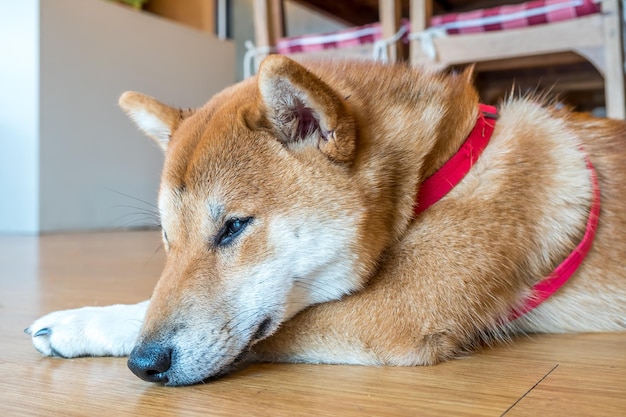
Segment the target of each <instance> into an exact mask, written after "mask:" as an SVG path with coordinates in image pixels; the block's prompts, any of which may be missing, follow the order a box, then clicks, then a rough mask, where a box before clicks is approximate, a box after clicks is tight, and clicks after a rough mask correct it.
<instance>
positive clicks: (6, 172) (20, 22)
mask: <svg viewBox="0 0 626 417" xmlns="http://www.w3.org/2000/svg"><path fill="white" fill-rule="evenodd" d="M38 46H39V1H38V0H21V1H14V0H0V231H5V232H9V233H16V232H24V233H34V232H36V231H37V230H38V229H39V215H38V207H39V204H38V198H39V197H38V194H39V193H38V189H39V183H38V178H39V140H38V139H39V123H38V117H39V94H38V68H39V57H38Z"/></svg>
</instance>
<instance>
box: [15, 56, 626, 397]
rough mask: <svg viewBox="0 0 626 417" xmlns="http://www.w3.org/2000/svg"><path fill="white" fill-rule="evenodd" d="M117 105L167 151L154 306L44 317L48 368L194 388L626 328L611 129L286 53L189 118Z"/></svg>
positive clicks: (424, 359) (128, 100)
mask: <svg viewBox="0 0 626 417" xmlns="http://www.w3.org/2000/svg"><path fill="white" fill-rule="evenodd" d="M120 105H121V107H122V108H123V109H124V110H125V111H126V112H127V113H128V114H129V115H130V117H131V118H132V119H133V120H134V121H135V122H136V123H137V125H138V126H139V128H140V129H142V130H143V131H144V132H145V133H146V134H147V135H148V136H150V137H151V138H152V139H154V140H155V141H156V142H157V143H158V144H159V145H160V147H161V148H162V149H163V151H164V152H165V154H166V160H165V166H164V169H163V175H162V181H161V187H160V194H159V202H158V204H159V210H160V217H161V222H162V226H163V242H164V245H165V248H166V252H167V263H166V266H165V268H164V271H163V274H162V276H161V278H160V280H159V282H158V284H157V286H156V288H155V290H154V293H153V295H152V297H151V299H150V301H146V302H143V303H140V304H137V305H116V306H109V307H86V308H83V309H77V310H68V311H61V312H55V313H51V314H49V315H47V316H44V317H42V318H41V319H39V320H37V321H36V322H35V323H33V324H32V325H31V326H30V327H29V329H27V333H29V334H30V335H31V336H32V341H33V343H34V345H35V347H36V348H37V349H38V350H39V351H40V352H42V353H43V354H44V355H51V356H61V357H76V356H84V355H120V356H122V355H130V357H129V362H128V363H129V367H130V368H131V370H132V371H133V372H134V373H135V374H137V375H138V376H139V377H141V378H142V379H145V380H147V381H152V382H160V383H165V384H167V385H184V384H193V383H197V382H200V381H203V380H206V379H209V378H214V377H218V376H220V375H223V374H225V373H227V372H230V371H232V370H233V369H235V367H236V366H237V365H238V364H239V363H241V362H242V361H244V360H258V361H288V362H310V363H343V364H363V365H406V366H413V365H431V364H436V363H438V362H440V361H444V360H447V359H450V358H453V357H455V356H458V355H461V354H463V353H465V352H469V351H471V350H472V349H474V348H475V347H476V346H478V345H480V344H482V343H488V342H490V341H492V340H494V339H495V340H497V339H500V338H505V337H506V336H507V335H510V334H512V333H515V332H587V331H619V330H625V329H626V262H625V261H624V259H625V258H626V210H625V207H626V202H625V201H624V196H625V195H626V164H625V163H624V161H625V160H626V124H624V123H623V122H621V121H615V120H609V119H595V118H592V117H590V116H588V115H584V114H577V113H573V112H570V111H568V110H563V109H561V110H559V109H556V108H553V107H552V106H548V105H542V104H541V103H539V102H537V101H536V100H532V99H528V98H510V99H508V100H507V101H506V102H504V103H502V105H501V106H500V107H499V108H498V109H497V110H496V109H495V108H492V107H490V106H482V105H479V99H478V95H477V93H476V91H475V89H474V88H473V87H472V74H471V70H467V71H464V72H461V73H451V74H442V73H433V72H429V71H425V70H420V69H415V68H410V67H408V66H404V65H382V64H378V63H371V62H359V61H334V62H331V61H324V62H308V63H296V62H294V61H293V60H291V59H289V58H287V57H283V56H270V57H268V58H267V59H266V60H265V61H264V62H263V64H262V66H261V68H260V70H259V75H258V76H257V77H255V78H252V79H248V80H245V81H243V82H241V83H239V84H237V85H234V86H233V87H230V88H228V89H226V90H224V91H223V92H221V93H219V94H217V95H216V96H215V97H213V98H212V99H211V100H210V101H209V102H208V103H207V104H206V105H205V106H204V107H202V108H200V109H197V110H180V109H177V108H172V107H169V106H167V105H165V104H162V103H160V102H158V101H156V100H155V99H152V98H150V97H147V96H144V95H141V94H139V93H133V92H127V93H125V94H124V95H122V97H121V99H120ZM584 255H585V256H584ZM140 322H142V323H143V325H142V326H141V328H139V326H138V325H137V323H140Z"/></svg>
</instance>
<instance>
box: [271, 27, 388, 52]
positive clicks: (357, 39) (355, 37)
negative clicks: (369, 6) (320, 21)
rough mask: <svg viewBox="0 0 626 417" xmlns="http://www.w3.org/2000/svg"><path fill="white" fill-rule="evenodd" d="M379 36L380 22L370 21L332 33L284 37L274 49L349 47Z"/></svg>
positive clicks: (283, 50)
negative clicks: (369, 22)
mask: <svg viewBox="0 0 626 417" xmlns="http://www.w3.org/2000/svg"><path fill="white" fill-rule="evenodd" d="M381 37H382V29H381V25H380V23H372V24H369V25H365V26H359V27H356V28H349V29H344V30H340V31H337V32H332V33H325V34H320V35H305V36H299V37H294V38H284V39H281V40H279V41H278V43H277V44H276V49H277V51H278V53H279V54H294V53H300V52H316V51H321V50H324V49H335V48H351V47H354V46H358V45H364V44H368V43H374V42H376V41H377V40H379V39H381Z"/></svg>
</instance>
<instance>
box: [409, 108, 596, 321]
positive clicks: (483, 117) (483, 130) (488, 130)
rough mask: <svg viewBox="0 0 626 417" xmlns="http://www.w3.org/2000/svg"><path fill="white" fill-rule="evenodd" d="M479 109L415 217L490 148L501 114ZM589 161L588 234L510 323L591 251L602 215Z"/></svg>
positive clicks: (421, 197) (428, 184) (423, 193)
mask: <svg viewBox="0 0 626 417" xmlns="http://www.w3.org/2000/svg"><path fill="white" fill-rule="evenodd" d="M479 109H480V112H479V115H478V119H477V120H476V125H475V126H474V128H473V129H472V131H471V132H470V134H469V136H468V137H467V139H466V140H465V142H463V145H461V147H460V148H459V150H458V151H457V153H456V154H454V156H453V157H452V158H450V160H448V162H446V163H445V164H444V165H443V166H442V167H441V168H439V170H438V171H437V172H435V173H434V174H433V175H431V176H430V177H428V178H427V179H426V180H424V182H423V183H422V185H421V186H420V188H419V191H418V194H417V201H416V204H415V208H414V210H415V215H416V216H417V215H419V214H421V213H422V212H424V211H426V209H428V208H429V207H430V206H432V205H433V204H435V203H436V202H437V201H439V200H440V199H441V198H443V197H444V196H445V195H446V194H448V192H449V191H450V190H452V189H453V188H454V187H455V186H456V185H457V184H458V183H459V182H461V180H462V179H463V178H464V177H465V175H466V174H467V173H468V172H469V170H470V169H471V168H472V166H473V165H474V163H476V161H477V160H478V158H479V157H480V155H481V153H482V152H483V150H484V149H485V147H487V144H488V143H489V139H490V138H491V135H492V133H493V130H494V128H495V125H496V118H497V114H498V113H497V109H496V108H495V107H493V106H488V105H485V104H479ZM586 161H587V167H588V168H589V173H590V174H589V175H590V176H591V185H592V193H593V200H592V202H591V207H590V210H589V217H588V219H587V228H586V230H585V235H584V236H583V238H582V241H581V242H580V243H579V244H578V246H576V248H575V249H574V250H573V251H572V253H570V255H569V256H568V257H567V258H566V259H565V260H564V261H563V262H562V263H561V264H560V265H559V266H557V267H556V269H555V270H554V271H553V272H552V273H551V274H550V275H549V276H548V277H546V278H544V279H543V280H541V281H539V282H538V283H537V284H535V285H534V286H533V288H532V294H531V295H530V297H528V298H527V299H526V300H525V301H524V304H523V305H522V306H520V307H518V308H516V309H514V310H513V311H512V313H511V315H510V316H509V320H510V321H512V320H515V319H516V318H518V317H520V316H522V315H524V314H526V313H528V312H529V311H531V310H533V309H534V308H535V307H537V306H538V305H540V304H541V303H543V302H544V301H545V300H547V299H548V298H549V297H550V296H551V295H552V294H554V293H555V292H557V291H558V290H559V288H561V286H563V284H565V283H566V282H567V280H568V279H569V278H570V277H571V276H572V275H573V274H574V272H576V270H577V269H578V267H579V266H580V264H582V262H583V260H584V259H585V256H586V255H587V253H588V252H589V250H590V249H591V245H592V243H593V239H594V237H595V234H596V230H597V228H598V219H599V215H600V187H599V185H598V176H597V174H596V171H595V169H594V167H593V165H592V163H591V160H590V159H589V157H586Z"/></svg>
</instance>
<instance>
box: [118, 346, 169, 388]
mask: <svg viewBox="0 0 626 417" xmlns="http://www.w3.org/2000/svg"><path fill="white" fill-rule="evenodd" d="M171 365H172V349H171V348H169V347H164V346H161V345H159V344H156V343H147V344H140V345H138V346H136V347H135V348H134V349H133V351H132V352H131V353H130V356H129V357H128V367H129V368H130V370H131V371H133V373H134V374H135V375H137V376H138V377H139V378H141V379H143V380H144V381H148V382H162V383H167V382H168V378H167V376H166V375H165V372H167V371H168V370H169V369H170V366H171Z"/></svg>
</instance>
